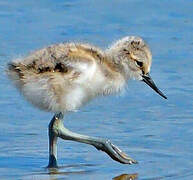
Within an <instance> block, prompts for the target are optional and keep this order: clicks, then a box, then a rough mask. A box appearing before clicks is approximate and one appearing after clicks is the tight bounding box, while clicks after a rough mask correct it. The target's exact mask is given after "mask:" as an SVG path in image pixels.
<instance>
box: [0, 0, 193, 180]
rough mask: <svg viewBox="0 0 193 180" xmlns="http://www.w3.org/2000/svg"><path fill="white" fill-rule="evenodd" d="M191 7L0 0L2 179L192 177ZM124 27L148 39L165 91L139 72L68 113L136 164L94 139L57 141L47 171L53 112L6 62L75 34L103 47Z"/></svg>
mask: <svg viewBox="0 0 193 180" xmlns="http://www.w3.org/2000/svg"><path fill="white" fill-rule="evenodd" d="M192 11H193V1H192V0H189V1H180V0H173V1H166V0H162V1H154V0H147V1H143V0H112V1H102V0H98V1H94V0H90V1H89V0H84V1H80V0H74V1H72V0H66V1H61V0H55V1H51V0H39V1H35V0H28V1H25V0H20V1H13V0H0V70H1V71H2V73H1V74H0V118H1V120H0V179H24V180H26V179H27V180H28V179H38V180H43V179H44V180H45V179H49V180H51V179H52V180H56V179H58V180H59V179H71V180H77V179H78V180H85V179H89V180H99V179H100V180H109V179H112V178H114V177H117V176H120V175H122V174H125V175H124V177H125V178H126V177H129V175H131V177H130V178H132V179H136V178H137V177H138V179H139V180H158V179H171V180H173V179H175V180H176V179H177V180H179V179H182V180H190V179H193V128H192V127H193V97H192V94H193V81H192V77H193V66H192V64H193V13H192ZM126 35H139V36H141V37H143V38H144V39H145V40H146V41H147V42H148V44H149V46H150V47H151V49H152V52H153V65H152V71H151V76H152V77H153V79H154V81H155V82H156V84H157V85H158V87H160V89H161V90H162V91H163V92H164V93H165V94H166V95H167V96H168V100H164V99H162V98H161V97H160V96H158V95H157V94H156V93H155V92H153V91H152V90H151V89H150V88H149V87H147V86H146V85H145V84H144V83H141V82H135V81H132V82H130V83H129V85H128V91H127V92H126V93H125V94H124V95H122V96H117V97H106V98H103V99H97V100H95V101H93V102H92V103H90V104H89V105H88V106H86V107H84V108H82V109H81V110H80V111H78V112H76V113H73V114H69V115H68V116H67V117H66V120H65V125H66V126H67V127H68V128H69V129H71V130H73V131H76V132H79V133H83V134H88V135H93V136H100V137H106V138H109V139H111V140H112V142H113V143H114V144H116V145H118V146H119V147H120V148H121V149H123V150H124V151H125V152H126V153H127V154H129V155H130V156H131V157H132V158H134V159H136V160H138V162H139V164H137V165H123V164H119V163H117V162H115V161H112V160H111V159H110V158H109V157H108V156H107V155H106V154H104V153H103V152H99V151H97V150H96V149H94V148H93V147H90V146H88V145H84V144H79V143H75V142H68V141H59V144H58V159H59V162H58V163H59V165H60V166H61V168H60V169H58V170H57V171H55V172H49V171H48V170H47V169H45V167H46V165H47V163H48V147H47V146H48V145H47V142H48V140H47V138H48V137H47V125H48V123H49V121H50V119H51V118H52V114H50V113H46V112H42V111H40V110H38V109H35V108H34V107H32V106H31V105H30V104H28V103H27V102H26V101H25V100H24V99H23V97H22V96H21V95H20V94H19V93H18V91H17V90H16V89H15V88H14V87H13V86H12V85H11V83H10V81H9V80H8V79H7V77H6V75H5V73H4V66H5V64H6V63H7V62H9V61H10V60H12V59H15V58H18V57H21V56H23V55H26V54H27V53H29V52H30V51H33V50H35V49H38V48H41V47H45V46H47V45H50V44H52V43H58V42H63V41H75V40H76V41H81V42H90V43H92V44H95V45H97V46H100V47H101V48H105V47H107V46H108V45H109V44H110V43H112V42H113V41H115V40H117V39H119V38H121V37H123V36H126ZM126 174H127V175H126ZM132 175H133V176H132ZM136 176H137V177H136ZM135 177H136V178H135ZM120 179H121V177H120ZM128 179H129V178H128ZM122 180H123V176H122Z"/></svg>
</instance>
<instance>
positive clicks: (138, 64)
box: [135, 61, 143, 67]
mask: <svg viewBox="0 0 193 180" xmlns="http://www.w3.org/2000/svg"><path fill="white" fill-rule="evenodd" d="M135 62H136V64H137V66H139V67H142V66H143V62H141V61H135Z"/></svg>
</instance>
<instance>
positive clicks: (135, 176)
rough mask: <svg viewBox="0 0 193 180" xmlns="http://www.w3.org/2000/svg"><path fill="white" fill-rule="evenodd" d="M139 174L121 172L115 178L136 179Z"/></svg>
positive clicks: (116, 179) (121, 179) (122, 179)
mask: <svg viewBox="0 0 193 180" xmlns="http://www.w3.org/2000/svg"><path fill="white" fill-rule="evenodd" d="M137 177H138V174H137V173H136V174H121V175H120V176H116V177H114V178H113V180H136V179H137Z"/></svg>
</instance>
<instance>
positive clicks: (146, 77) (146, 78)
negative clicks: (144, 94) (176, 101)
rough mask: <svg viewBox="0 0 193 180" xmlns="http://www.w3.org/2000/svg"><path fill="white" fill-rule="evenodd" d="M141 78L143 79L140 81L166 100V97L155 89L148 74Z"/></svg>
mask: <svg viewBox="0 0 193 180" xmlns="http://www.w3.org/2000/svg"><path fill="white" fill-rule="evenodd" d="M142 77H143V80H142V81H144V82H145V83H146V84H147V85H149V86H150V87H151V88H152V89H153V90H154V91H155V92H157V93H158V94H159V95H160V96H162V97H163V98H165V99H167V97H166V96H165V95H164V94H163V93H162V92H161V91H160V90H159V89H158V88H157V86H156V85H155V83H154V82H153V80H152V79H151V76H150V75H149V73H147V74H146V75H143V76H142Z"/></svg>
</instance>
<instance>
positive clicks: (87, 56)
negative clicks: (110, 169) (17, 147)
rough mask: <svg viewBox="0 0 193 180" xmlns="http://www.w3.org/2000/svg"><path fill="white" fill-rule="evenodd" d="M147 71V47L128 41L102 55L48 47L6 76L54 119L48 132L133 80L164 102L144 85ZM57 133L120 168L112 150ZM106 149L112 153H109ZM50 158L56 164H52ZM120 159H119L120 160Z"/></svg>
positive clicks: (84, 47)
mask: <svg viewBox="0 0 193 180" xmlns="http://www.w3.org/2000/svg"><path fill="white" fill-rule="evenodd" d="M150 67H151V52H150V50H149V48H148V46H147V44H146V43H145V42H144V41H143V40H142V39H141V38H139V37H134V36H132V37H125V38H123V39H122V40H119V41H118V42H116V43H115V44H113V45H112V46H111V47H110V48H108V49H107V50H105V51H102V50H100V49H99V48H97V47H94V46H91V45H89V44H80V43H61V44H56V45H52V46H49V47H47V48H43V49H40V50H37V51H35V52H33V53H31V54H30V55H29V56H27V57H25V58H24V59H19V60H16V61H13V62H11V63H9V65H8V69H7V72H8V75H9V77H10V79H12V80H13V82H14V84H15V85H16V87H17V88H18V89H19V90H20V92H21V93H22V94H23V95H24V97H25V98H26V99H27V100H28V101H29V102H31V103H32V104H33V105H35V106H36V107H38V108H40V109H43V110H46V111H51V112H54V113H56V116H55V118H54V119H53V120H52V121H53V122H52V123H50V132H51V131H53V127H52V126H53V124H54V122H55V121H57V119H60V118H61V114H62V116H63V114H65V113H67V112H69V111H75V110H77V109H79V108H80V107H81V106H82V105H84V104H85V103H87V102H89V101H90V100H91V99H93V98H95V97H97V96H102V95H110V94H115V93H118V92H120V91H121V90H122V89H123V88H124V86H125V85H126V84H127V82H128V80H129V79H132V78H134V79H137V80H143V81H145V82H146V81H147V82H146V83H147V84H148V85H150V86H151V87H152V88H153V89H154V90H155V91H156V92H158V93H159V94H160V95H162V96H164V95H163V94H162V93H161V92H160V91H159V90H158V89H156V87H154V85H155V84H154V83H153V81H152V82H150V80H151V79H150V80H149V79H148V78H150V77H149V76H148V73H149V71H150ZM149 83H150V84H149ZM152 83H153V85H152ZM61 126H62V125H61ZM59 129H63V131H65V133H66V134H65V133H64V132H63V133H61V134H62V135H61V134H60V133H59V134H57V133H58V132H57V133H56V132H55V136H56V137H61V138H63V139H65V138H66V139H69V140H75V141H79V142H84V143H87V144H92V145H94V146H95V147H96V148H97V149H100V150H103V151H105V152H107V153H108V154H109V155H110V156H111V157H112V158H113V159H115V160H117V159H118V161H119V162H121V160H120V157H114V156H115V154H114V155H112V154H113V153H116V154H119V153H118V152H119V149H118V148H117V147H116V146H114V145H112V144H110V146H109V145H108V147H106V146H107V145H105V148H106V149H105V148H104V147H101V144H100V145H99V143H98V140H96V139H95V140H93V139H92V140H90V139H89V137H85V136H84V137H82V136H81V138H83V139H84V140H80V137H79V135H77V134H73V133H71V132H67V131H68V130H67V129H65V130H64V128H59ZM53 133H54V132H52V133H50V148H51V149H50V163H49V166H50V167H52V166H55V165H56V162H54V161H56V157H55V156H56V152H55V150H53V149H54V148H55V146H54V145H53V142H54V139H52V138H51V136H52V134H53ZM64 134H65V135H64ZM69 134H70V135H69ZM67 135H68V136H69V137H66V136H67ZM55 136H54V137H55ZM72 137H73V138H72ZM51 139H52V140H51ZM55 139H57V138H55ZM88 139H89V140H88ZM95 141H96V142H95ZM99 141H100V140H99ZM93 142H94V143H93ZM97 143H98V144H97ZM100 143H101V142H100ZM102 144H104V143H103V142H102ZM113 147H114V148H113ZM112 148H113V149H114V150H112ZM109 149H111V151H112V152H113V151H115V152H113V153H112V152H109ZM121 153H122V152H121V151H120V154H121ZM53 154H54V158H55V160H54V158H53V157H52V158H51V155H53ZM120 156H122V157H121V158H123V157H124V154H122V155H120ZM116 158H117V159H116ZM125 158H126V157H125ZM126 159H127V158H126ZM131 162H134V160H132V159H130V158H129V163H131ZM122 163H128V162H126V161H125V162H123V161H122Z"/></svg>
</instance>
